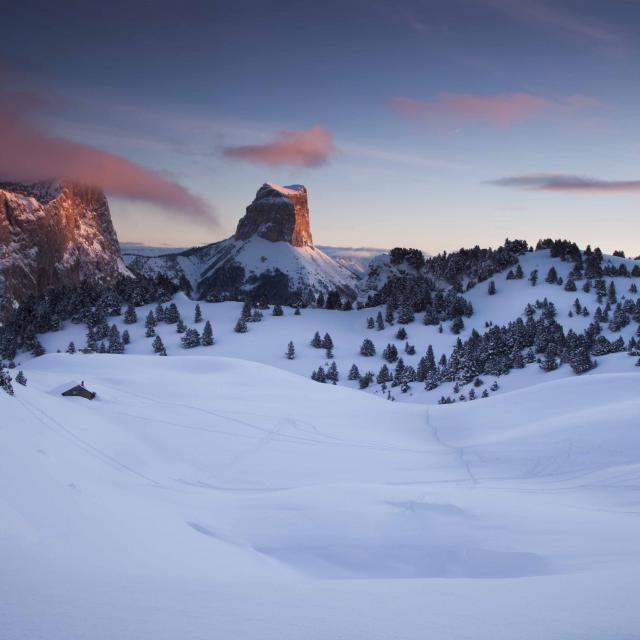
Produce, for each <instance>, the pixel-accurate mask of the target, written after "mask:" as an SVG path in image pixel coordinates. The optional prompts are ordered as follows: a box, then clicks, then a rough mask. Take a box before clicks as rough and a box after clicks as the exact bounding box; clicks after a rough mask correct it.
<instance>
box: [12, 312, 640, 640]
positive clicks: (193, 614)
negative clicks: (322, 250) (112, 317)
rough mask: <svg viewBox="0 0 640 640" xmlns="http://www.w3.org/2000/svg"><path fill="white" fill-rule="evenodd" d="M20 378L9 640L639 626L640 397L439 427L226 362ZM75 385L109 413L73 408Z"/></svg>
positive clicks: (607, 393) (484, 416)
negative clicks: (69, 389)
mask: <svg viewBox="0 0 640 640" xmlns="http://www.w3.org/2000/svg"><path fill="white" fill-rule="evenodd" d="M345 315H349V314H345ZM296 319H297V320H300V319H301V318H296ZM274 320H277V319H274ZM245 337H246V336H245ZM24 370H25V373H26V375H27V377H28V379H29V384H28V386H27V387H26V388H23V387H18V388H17V390H16V396H15V397H13V398H12V397H9V396H7V395H6V394H0V413H1V414H2V415H3V417H4V418H5V419H3V421H2V423H1V424H0V515H1V517H0V522H1V523H2V528H1V535H0V563H1V564H2V567H3V575H4V576H5V577H6V576H10V577H11V579H10V580H9V581H8V580H0V589H2V591H1V592H0V619H1V620H2V621H3V622H2V629H3V631H2V637H3V638H6V639H7V640H14V639H17V638H21V639H22V638H29V639H30V640H31V639H34V638H47V640H58V639H62V638H64V639H65V640H68V639H76V638H87V637H90V638H92V639H94V640H100V639H102V638H105V639H106V638H109V639H112V638H116V637H117V638H119V639H120V640H126V639H128V638H131V639H133V638H135V639H136V640H139V639H140V638H154V640H161V639H165V638H166V639H167V640H168V639H170V638H171V639H173V638H176V637H193V638H204V637H208V638H243V639H246V638H261V639H262V638H266V639H271V638H273V639H276V638H277V639H278V640H284V639H289V638H291V639H298V638H302V637H304V638H314V639H315V638H317V639H318V640H319V639H321V638H337V637H340V638H349V639H355V638H358V639H363V640H364V639H366V640H371V639H374V640H375V639H380V640H382V639H386V638H392V637H393V638H403V639H407V640H409V639H414V638H415V639H416V640H417V639H423V638H425V637H437V638H452V639H462V638H471V637H472V638H491V639H492V640H501V639H504V640H506V639H509V640H511V639H512V638H516V637H517V638H521V639H525V640H526V639H528V638H531V639H533V638H536V639H537V638H593V639H595V638H601V639H604V638H632V637H634V634H635V633H636V632H637V629H638V628H639V626H640V614H639V610H638V607H637V606H636V605H637V575H638V570H639V569H640V547H639V546H638V544H637V540H638V536H639V535H640V520H639V519H638V515H637V514H638V507H639V504H638V488H639V486H640V485H639V484H638V483H639V481H640V432H638V429H637V425H638V424H639V423H640V401H639V400H638V390H639V388H640V386H639V385H640V377H639V376H638V375H637V374H636V373H627V374H611V375H609V374H603V373H601V374H599V375H598V376H595V375H594V376H587V377H571V378H569V379H566V380H564V381H562V382H553V383H550V384H549V383H546V384H541V385H536V386H531V387H530V388H528V389H526V390H523V391H518V392H513V393H505V394H503V395H502V396H500V397H495V398H489V399H487V400H483V401H482V402H475V403H465V404H457V405H450V406H440V407H429V408H427V407H425V406H422V405H407V404H402V403H397V402H396V403H391V402H384V401H382V400H380V399H378V398H376V397H373V396H371V395H368V394H364V393H360V392H357V391H354V390H351V389H345V388H341V387H333V386H329V385H319V384H315V383H313V382H311V381H309V380H307V379H304V378H302V377H299V376H295V375H291V374H290V373H287V372H284V371H282V370H279V369H276V368H273V367H267V366H264V365H260V364H255V363H251V362H248V361H242V360H237V359H226V358H218V357H186V356H176V355H174V356H170V357H168V358H158V357H153V356H149V357H143V356H137V357H133V356H131V357H128V356H109V355H82V354H76V355H73V356H70V355H67V354H60V355H56V354H52V355H46V356H43V357H41V358H37V359H33V360H30V361H29V362H26V363H25V365H24ZM79 380H84V381H85V384H86V385H87V386H88V387H89V388H91V389H93V390H95V391H97V393H98V397H97V398H96V400H95V401H93V402H89V401H85V400H83V399H75V398H63V397H61V396H60V391H61V389H63V388H65V386H66V385H68V384H70V383H71V382H73V381H79ZM542 612H543V614H542Z"/></svg>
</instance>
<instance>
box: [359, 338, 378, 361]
mask: <svg viewBox="0 0 640 640" xmlns="http://www.w3.org/2000/svg"><path fill="white" fill-rule="evenodd" d="M360 355H363V356H365V357H367V358H370V357H371V356H375V355H376V347H375V345H374V344H373V342H372V341H371V340H369V338H365V339H364V340H363V341H362V346H361V347H360Z"/></svg>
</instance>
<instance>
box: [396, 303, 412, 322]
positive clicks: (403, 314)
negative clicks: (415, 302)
mask: <svg viewBox="0 0 640 640" xmlns="http://www.w3.org/2000/svg"><path fill="white" fill-rule="evenodd" d="M414 319H415V315H414V314H413V309H412V308H411V305H410V304H409V303H408V302H403V303H402V304H401V305H400V309H399V310H398V322H399V323H400V324H409V323H410V322H413V321H414Z"/></svg>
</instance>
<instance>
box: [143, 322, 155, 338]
mask: <svg viewBox="0 0 640 640" xmlns="http://www.w3.org/2000/svg"><path fill="white" fill-rule="evenodd" d="M144 335H145V337H146V338H152V337H153V336H155V335H156V330H155V327H153V326H152V325H149V326H148V327H147V328H146V329H145V331H144Z"/></svg>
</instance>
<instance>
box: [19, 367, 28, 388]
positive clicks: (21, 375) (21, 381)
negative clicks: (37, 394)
mask: <svg viewBox="0 0 640 640" xmlns="http://www.w3.org/2000/svg"><path fill="white" fill-rule="evenodd" d="M16 382H17V383H18V384H21V385H22V386H23V387H26V386H27V377H26V376H25V375H24V373H23V372H22V371H18V375H17V376H16Z"/></svg>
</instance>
